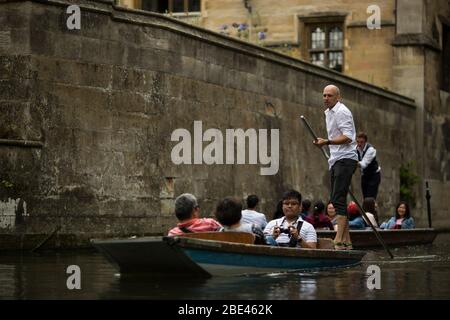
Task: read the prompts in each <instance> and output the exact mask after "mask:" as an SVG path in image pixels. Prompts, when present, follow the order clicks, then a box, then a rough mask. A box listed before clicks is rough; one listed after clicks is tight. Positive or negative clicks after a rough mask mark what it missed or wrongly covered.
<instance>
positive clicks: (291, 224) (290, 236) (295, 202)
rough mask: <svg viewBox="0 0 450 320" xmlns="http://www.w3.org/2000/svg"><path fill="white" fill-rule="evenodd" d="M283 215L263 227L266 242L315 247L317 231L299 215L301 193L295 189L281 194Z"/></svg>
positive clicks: (278, 244)
mask: <svg viewBox="0 0 450 320" xmlns="http://www.w3.org/2000/svg"><path fill="white" fill-rule="evenodd" d="M282 203H283V213H284V217H282V218H279V219H275V220H272V221H270V222H269V223H268V224H267V226H266V228H265V229H264V235H265V236H266V242H267V243H268V244H270V245H276V246H280V247H299V246H301V247H306V248H310V249H316V248H317V233H316V230H315V229H314V227H313V226H312V224H310V223H309V222H306V221H304V220H303V219H302V218H301V216H300V211H301V208H302V205H301V203H302V195H301V194H300V193H299V192H298V191H295V190H289V191H286V192H285V193H284V194H283V202H282Z"/></svg>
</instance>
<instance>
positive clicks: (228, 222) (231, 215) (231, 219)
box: [215, 197, 265, 244]
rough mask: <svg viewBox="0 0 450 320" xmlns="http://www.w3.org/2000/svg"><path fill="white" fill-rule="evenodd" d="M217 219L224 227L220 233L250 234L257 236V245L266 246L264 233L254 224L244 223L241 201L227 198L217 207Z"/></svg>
mask: <svg viewBox="0 0 450 320" xmlns="http://www.w3.org/2000/svg"><path fill="white" fill-rule="evenodd" d="M215 215H216V219H217V221H219V223H220V224H221V225H222V228H221V229H220V231H225V232H249V233H253V234H254V235H255V244H265V240H264V233H263V231H262V230H261V228H260V227H258V226H257V225H255V224H254V223H245V222H242V221H241V220H242V204H241V202H240V201H239V200H237V199H235V198H232V197H227V198H225V199H223V200H222V201H220V202H219V203H218V205H217V207H216V212H215Z"/></svg>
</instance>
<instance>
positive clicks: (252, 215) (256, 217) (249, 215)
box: [242, 194, 267, 230]
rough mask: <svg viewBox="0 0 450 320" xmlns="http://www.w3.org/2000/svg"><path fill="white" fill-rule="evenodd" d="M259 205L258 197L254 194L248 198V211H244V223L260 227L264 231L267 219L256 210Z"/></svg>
mask: <svg viewBox="0 0 450 320" xmlns="http://www.w3.org/2000/svg"><path fill="white" fill-rule="evenodd" d="M258 203H259V198H258V196H256V195H254V194H252V195H250V196H248V197H247V209H245V210H242V222H244V223H250V224H252V223H253V224H255V225H256V226H258V227H260V228H261V230H264V228H265V227H266V225H267V219H266V215H265V214H263V213H261V212H258V211H256V210H255V209H256V206H257V205H258Z"/></svg>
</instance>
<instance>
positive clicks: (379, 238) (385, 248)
mask: <svg viewBox="0 0 450 320" xmlns="http://www.w3.org/2000/svg"><path fill="white" fill-rule="evenodd" d="M300 118H301V119H302V121H303V123H304V124H305V126H306V128H307V129H308V131H309V133H311V135H312V136H313V138H314V140H317V135H316V134H315V133H314V131H313V129H312V128H311V126H310V125H309V123H308V121H307V120H306V118H305V117H304V116H300ZM320 150H322V154H323V156H324V157H325V159H327V161H328V158H329V156H328V154H327V152H326V151H325V150H324V149H323V148H320ZM348 193H349V194H350V197H351V198H352V199H353V201H354V202H355V203H356V206H357V207H358V209H359V211H361V213H362V215H363V216H364V218H365V219H366V221H367V222H368V223H369V225H370V227H371V228H372V230H373V232H374V233H375V236H376V237H377V239H378V241H379V242H380V243H381V245H382V246H383V248H384V250H386V252H387V253H388V254H389V256H390V257H391V259H394V255H393V254H392V253H391V251H390V250H389V249H388V247H387V246H386V243H384V241H383V239H382V238H381V236H380V233H379V232H378V230H377V229H376V228H375V227H374V225H373V224H372V222H371V221H370V219H369V218H368V217H367V215H366V213H365V211H364V210H363V208H362V207H361V205H360V204H359V201H358V200H357V199H356V197H355V195H354V194H353V192H352V191H351V190H349V191H348Z"/></svg>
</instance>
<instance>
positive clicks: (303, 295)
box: [0, 234, 450, 300]
mask: <svg viewBox="0 0 450 320" xmlns="http://www.w3.org/2000/svg"><path fill="white" fill-rule="evenodd" d="M392 253H393V254H394V256H395V259H393V260H391V259H390V258H389V257H388V256H387V254H386V253H385V252H384V251H382V250H375V251H369V252H368V254H367V255H366V256H365V258H364V260H363V263H362V264H361V265H359V266H356V267H351V268H346V269H331V270H325V271H318V272H296V273H279V274H264V275H251V276H239V277H222V278H221V277H217V278H211V279H206V280H198V279H185V280H183V279H173V280H170V279H169V280H168V279H164V280H163V279H160V280H158V279H151V278H142V277H139V278H128V277H120V275H118V274H117V271H116V270H115V269H114V268H113V266H111V265H110V264H109V262H108V261H107V260H106V259H105V258H104V257H103V256H102V255H101V254H99V253H97V252H95V251H90V250H83V251H81V250H78V251H64V252H44V253H39V254H29V253H27V254H21V253H5V252H3V253H2V252H0V299H152V300H154V299H198V300H204V299H221V300H222V299H225V300H227V299H233V300H236V299H237V300H245V299H251V300H254V299H258V300H266V299H270V300H279V299H280V300H298V299H301V300H305V299H306V300H307V299H450V234H439V235H438V237H437V238H436V240H435V242H434V244H433V245H429V246H415V247H404V248H396V249H392ZM71 265H77V266H79V268H80V274H81V289H72V290H69V289H68V287H67V279H68V277H69V276H70V275H71V274H68V273H66V271H67V268H68V267H69V266H71ZM372 265H376V266H378V267H379V268H380V284H381V288H380V289H372V290H371V289H369V288H368V286H367V282H368V275H367V269H368V267H369V266H372Z"/></svg>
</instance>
